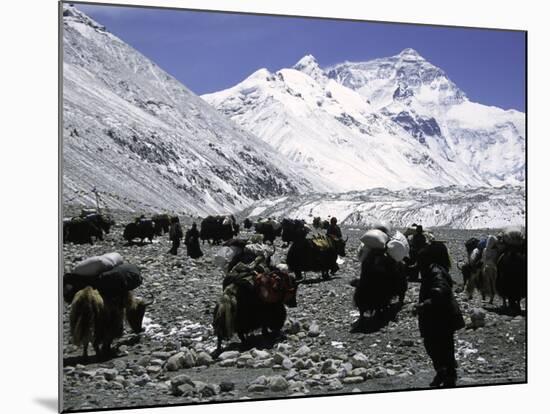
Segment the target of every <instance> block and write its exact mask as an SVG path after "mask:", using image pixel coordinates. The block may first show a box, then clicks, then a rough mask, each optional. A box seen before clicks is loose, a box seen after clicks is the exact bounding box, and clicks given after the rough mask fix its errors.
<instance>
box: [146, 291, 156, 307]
mask: <svg viewBox="0 0 550 414" xmlns="http://www.w3.org/2000/svg"><path fill="white" fill-rule="evenodd" d="M147 294H148V295H149V296H150V297H151V300H150V301H149V302H144V303H143V304H144V305H145V306H151V305H154V304H155V302H156V300H157V299H156V298H155V296H154V295H153V294H152V293H151V292H148V293H147Z"/></svg>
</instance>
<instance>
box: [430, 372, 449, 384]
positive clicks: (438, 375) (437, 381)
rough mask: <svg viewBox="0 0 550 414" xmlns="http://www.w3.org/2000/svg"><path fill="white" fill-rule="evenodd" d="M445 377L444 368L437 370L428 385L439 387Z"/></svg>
mask: <svg viewBox="0 0 550 414" xmlns="http://www.w3.org/2000/svg"><path fill="white" fill-rule="evenodd" d="M444 377H445V370H443V369H442V370H439V371H437V373H436V374H435V377H434V378H433V380H432V382H430V387H439V386H441V385H442V384H443V381H444Z"/></svg>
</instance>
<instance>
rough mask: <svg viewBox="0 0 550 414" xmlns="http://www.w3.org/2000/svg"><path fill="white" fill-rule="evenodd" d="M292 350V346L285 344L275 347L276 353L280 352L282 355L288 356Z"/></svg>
mask: <svg viewBox="0 0 550 414" xmlns="http://www.w3.org/2000/svg"><path fill="white" fill-rule="evenodd" d="M289 350H290V346H289V345H288V344H284V343H281V342H279V343H278V344H277V345H276V346H275V351H276V352H280V353H281V354H285V355H286V354H288V351H289Z"/></svg>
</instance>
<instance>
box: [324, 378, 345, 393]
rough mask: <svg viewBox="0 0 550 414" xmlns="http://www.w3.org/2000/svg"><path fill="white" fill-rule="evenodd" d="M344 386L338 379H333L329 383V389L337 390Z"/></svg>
mask: <svg viewBox="0 0 550 414" xmlns="http://www.w3.org/2000/svg"><path fill="white" fill-rule="evenodd" d="M342 388H344V386H343V385H342V383H341V382H340V381H338V379H336V378H335V379H333V380H331V381H330V382H329V383H328V390H329V391H337V390H341V389H342Z"/></svg>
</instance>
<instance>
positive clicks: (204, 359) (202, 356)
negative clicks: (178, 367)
mask: <svg viewBox="0 0 550 414" xmlns="http://www.w3.org/2000/svg"><path fill="white" fill-rule="evenodd" d="M213 362H214V360H213V359H212V357H211V356H210V354H209V353H208V352H204V351H202V352H199V354H198V355H197V365H210V364H212V363H213Z"/></svg>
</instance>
